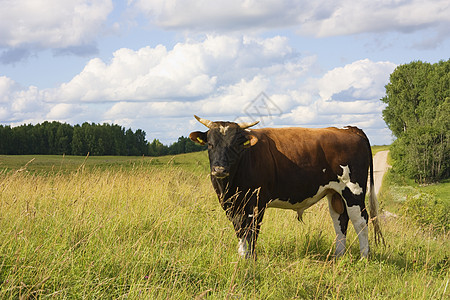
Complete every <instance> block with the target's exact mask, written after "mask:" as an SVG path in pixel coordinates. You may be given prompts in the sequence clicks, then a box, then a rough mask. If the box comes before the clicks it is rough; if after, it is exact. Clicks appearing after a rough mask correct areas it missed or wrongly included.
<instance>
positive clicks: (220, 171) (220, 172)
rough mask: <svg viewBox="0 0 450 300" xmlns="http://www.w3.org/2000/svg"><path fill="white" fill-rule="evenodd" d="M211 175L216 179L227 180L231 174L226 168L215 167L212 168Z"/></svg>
mask: <svg viewBox="0 0 450 300" xmlns="http://www.w3.org/2000/svg"><path fill="white" fill-rule="evenodd" d="M211 175H213V176H215V177H216V178H225V177H228V176H229V175H230V173H229V172H228V171H227V170H226V169H225V168H224V167H220V166H214V167H212V170H211Z"/></svg>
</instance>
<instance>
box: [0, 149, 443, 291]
mask: <svg viewBox="0 0 450 300" xmlns="http://www.w3.org/2000/svg"><path fill="white" fill-rule="evenodd" d="M33 158H34V160H32V159H33ZM208 168H209V164H208V160H207V155H206V153H204V152H200V153H192V154H186V155H179V156H175V157H173V156H168V157H158V158H147V157H133V158H130V157H88V158H85V157H61V156H60V157H57V156H12V157H6V156H0V229H1V230H0V298H2V299H17V298H41V297H42V298H75V299H79V298H90V299H109V298H114V299H124V298H127V299H166V298H169V299H195V298H197V299H202V298H207V299H448V298H449V296H450V287H449V278H450V273H449V272H450V271H449V257H450V239H449V235H448V233H446V232H435V231H432V230H431V229H429V228H420V227H418V226H415V225H413V223H411V221H410V220H409V219H408V218H405V217H403V216H399V217H383V218H382V223H381V224H382V229H383V232H384V237H385V239H386V243H387V245H386V247H383V246H380V245H378V246H376V245H375V244H374V243H373V237H372V236H370V238H371V240H370V242H371V257H370V258H369V259H368V260H361V259H360V257H359V247H358V241H357V237H356V234H355V233H354V230H353V228H349V235H348V239H347V240H348V244H349V245H351V247H350V249H349V251H348V252H347V253H346V254H345V255H344V257H342V258H340V259H338V260H334V259H333V257H332V255H331V254H332V253H333V252H334V245H333V243H334V236H335V235H334V230H333V225H332V223H331V218H330V216H329V213H328V207H327V203H326V201H323V200H322V201H321V202H319V203H318V204H317V205H315V206H313V207H312V208H311V209H309V210H307V211H306V213H305V215H304V218H303V221H304V222H303V223H302V222H299V221H297V219H296V213H295V212H293V211H285V210H279V209H269V210H268V211H267V213H266V215H265V218H264V221H263V225H262V232H261V234H260V238H259V240H258V246H257V255H258V260H257V261H256V262H254V261H245V260H242V259H240V258H239V257H238V254H237V251H236V250H237V239H236V238H235V235H234V230H233V228H232V226H231V223H230V222H229V221H228V219H227V218H226V216H225V214H224V212H223V211H222V208H221V207H220V205H219V203H218V200H217V198H216V195H215V193H214V191H213V189H212V186H211V183H210V181H209V178H208ZM386 194H388V193H386ZM383 201H384V202H382V203H381V206H382V207H386V206H389V205H390V204H389V201H393V200H392V199H388V198H386V197H384V198H383ZM370 230H372V227H370ZM371 233H372V232H371Z"/></svg>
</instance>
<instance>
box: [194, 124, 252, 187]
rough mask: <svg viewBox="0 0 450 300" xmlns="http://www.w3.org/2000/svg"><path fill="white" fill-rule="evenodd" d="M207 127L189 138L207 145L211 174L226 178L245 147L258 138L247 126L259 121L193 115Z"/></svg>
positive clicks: (248, 146)
mask: <svg viewBox="0 0 450 300" xmlns="http://www.w3.org/2000/svg"><path fill="white" fill-rule="evenodd" d="M194 117H195V118H196V119H197V120H198V121H199V122H200V123H202V124H203V125H205V126H206V127H208V128H209V130H208V131H207V132H201V131H195V132H192V133H191V134H190V135H189V138H190V139H191V140H192V141H194V142H196V143H197V144H200V145H205V144H206V145H208V155H209V163H210V167H211V175H212V176H214V177H216V178H226V177H228V176H229V175H230V173H233V170H234V167H235V166H236V165H237V163H238V161H239V158H240V156H241V154H242V153H243V151H245V149H247V148H250V147H252V146H254V145H255V144H256V143H257V142H258V138H257V137H256V136H254V135H252V134H251V132H250V131H249V130H246V129H247V128H249V127H252V126H254V125H256V124H258V123H259V121H257V122H253V123H234V122H212V121H209V120H206V119H202V118H199V117H197V116H194Z"/></svg>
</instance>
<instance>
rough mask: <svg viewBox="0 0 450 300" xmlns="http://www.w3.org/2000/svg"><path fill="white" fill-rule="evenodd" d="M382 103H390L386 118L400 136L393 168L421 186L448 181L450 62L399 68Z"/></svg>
mask: <svg viewBox="0 0 450 300" xmlns="http://www.w3.org/2000/svg"><path fill="white" fill-rule="evenodd" d="M381 100H382V101H383V102H385V103H386V104H387V106H386V108H385V109H384V111H383V118H384V120H385V122H386V124H387V125H388V127H389V128H390V129H391V131H392V133H393V134H394V135H395V136H396V137H397V140H396V141H395V142H394V144H393V146H392V155H393V157H394V159H395V160H396V165H394V168H396V169H397V170H398V171H399V172H401V173H404V174H406V175H407V176H409V177H412V178H415V180H416V181H418V182H420V183H426V182H433V181H438V180H440V179H443V178H448V177H449V175H450V174H449V173H450V168H449V165H450V163H449V149H450V148H449V147H450V145H449V141H450V137H449V131H450V108H449V105H450V60H448V61H440V62H439V63H436V64H429V63H423V62H421V61H416V62H411V63H410V64H406V65H401V66H398V67H397V68H396V69H395V70H394V72H393V73H392V74H391V76H390V82H389V83H388V84H387V85H386V96H385V97H384V98H382V99H381Z"/></svg>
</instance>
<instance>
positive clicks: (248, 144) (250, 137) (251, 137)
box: [244, 134, 258, 148]
mask: <svg viewBox="0 0 450 300" xmlns="http://www.w3.org/2000/svg"><path fill="white" fill-rule="evenodd" d="M257 142H258V138H257V137H256V136H254V135H251V134H249V135H247V141H246V142H245V143H244V147H245V148H249V147H252V146H254V145H256V143H257Z"/></svg>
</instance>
